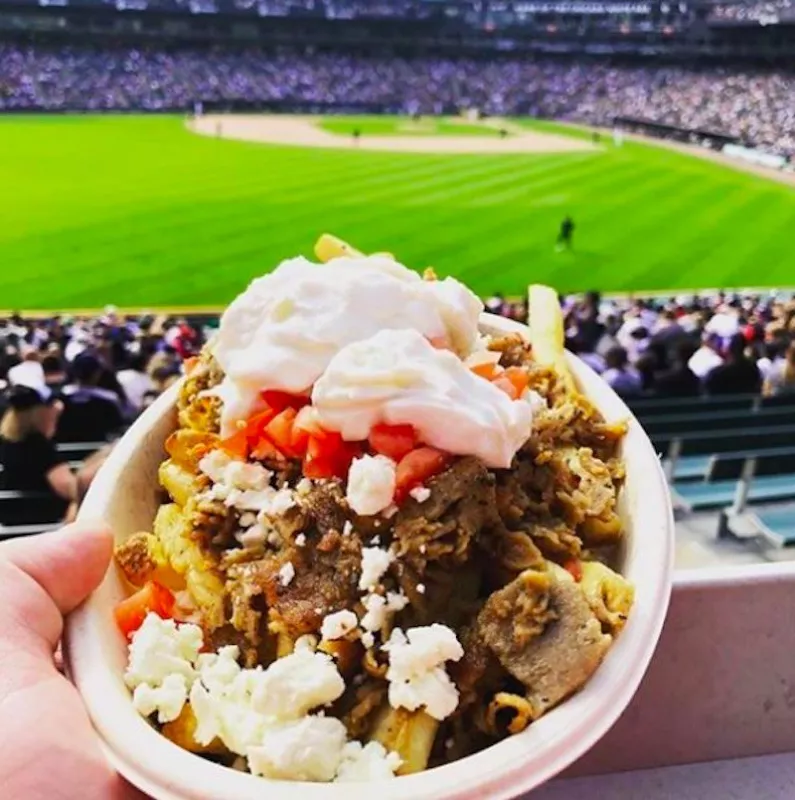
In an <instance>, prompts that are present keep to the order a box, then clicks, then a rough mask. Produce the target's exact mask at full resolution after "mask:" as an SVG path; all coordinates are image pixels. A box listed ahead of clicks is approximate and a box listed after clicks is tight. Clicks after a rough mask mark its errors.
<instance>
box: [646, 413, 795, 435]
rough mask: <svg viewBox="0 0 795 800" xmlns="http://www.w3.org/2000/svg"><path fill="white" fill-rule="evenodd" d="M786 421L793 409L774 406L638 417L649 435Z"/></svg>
mask: <svg viewBox="0 0 795 800" xmlns="http://www.w3.org/2000/svg"><path fill="white" fill-rule="evenodd" d="M789 423H791V424H795V409H791V408H776V407H773V408H765V409H760V410H759V411H750V412H749V411H748V410H744V411H737V410H735V409H731V410H729V411H724V410H721V411H714V412H712V413H710V414H694V413H687V414H664V415H660V416H652V417H648V418H645V419H643V420H641V425H642V426H643V428H644V429H645V430H646V432H647V433H648V434H649V436H651V437H652V438H653V437H655V436H659V435H661V434H666V433H691V432H696V431H704V430H727V429H738V428H742V427H744V426H746V425H749V424H750V425H753V426H754V427H755V428H766V427H772V426H774V425H787V424H789Z"/></svg>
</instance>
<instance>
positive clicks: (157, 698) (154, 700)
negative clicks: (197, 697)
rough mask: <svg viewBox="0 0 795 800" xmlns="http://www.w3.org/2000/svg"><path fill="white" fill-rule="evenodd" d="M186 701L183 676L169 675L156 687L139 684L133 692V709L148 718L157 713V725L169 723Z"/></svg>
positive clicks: (179, 712)
mask: <svg viewBox="0 0 795 800" xmlns="http://www.w3.org/2000/svg"><path fill="white" fill-rule="evenodd" d="M187 699H188V683H187V681H186V680H185V676H184V675H178V674H176V673H174V674H172V675H169V676H168V677H167V678H166V679H165V680H164V681H163V682H162V683H161V684H160V686H158V687H153V686H150V685H149V684H148V683H141V684H139V685H138V686H136V687H135V691H134V692H133V708H135V710H136V711H137V712H138V713H139V714H140V715H141V716H142V717H148V716H149V715H150V714H153V713H154V712H155V711H157V721H158V722H159V723H161V724H162V723H164V722H171V721H172V720H175V719H176V718H177V717H178V716H179V715H180V714H181V713H182V708H183V706H184V705H185V703H186V702H187Z"/></svg>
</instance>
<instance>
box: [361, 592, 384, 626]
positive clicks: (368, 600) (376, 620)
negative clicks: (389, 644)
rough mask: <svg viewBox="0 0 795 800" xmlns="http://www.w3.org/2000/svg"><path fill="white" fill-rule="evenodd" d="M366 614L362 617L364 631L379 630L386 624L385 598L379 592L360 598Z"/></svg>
mask: <svg viewBox="0 0 795 800" xmlns="http://www.w3.org/2000/svg"><path fill="white" fill-rule="evenodd" d="M362 605H363V606H364V608H365V610H366V612H367V613H366V614H365V615H364V616H363V617H362V628H363V629H364V630H366V631H380V630H381V628H383V627H384V625H386V621H387V610H386V598H385V597H381V595H380V594H368V595H367V597H365V598H364V600H362Z"/></svg>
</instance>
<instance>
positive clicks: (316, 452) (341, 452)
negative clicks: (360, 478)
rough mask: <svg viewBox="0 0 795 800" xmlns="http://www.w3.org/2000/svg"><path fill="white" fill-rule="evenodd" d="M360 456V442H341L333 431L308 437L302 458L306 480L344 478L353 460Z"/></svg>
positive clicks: (339, 437)
mask: <svg viewBox="0 0 795 800" xmlns="http://www.w3.org/2000/svg"><path fill="white" fill-rule="evenodd" d="M361 454H362V445H361V443H360V442H346V441H343V439H342V436H340V434H339V433H336V432H335V431H324V432H323V434H322V436H315V435H310V436H309V440H308V442H307V448H306V456H305V457H304V468H303V469H304V475H305V476H306V477H307V478H344V477H345V476H346V475H347V474H348V470H349V469H350V467H351V463H352V461H353V459H354V458H356V457H357V456H359V455H361Z"/></svg>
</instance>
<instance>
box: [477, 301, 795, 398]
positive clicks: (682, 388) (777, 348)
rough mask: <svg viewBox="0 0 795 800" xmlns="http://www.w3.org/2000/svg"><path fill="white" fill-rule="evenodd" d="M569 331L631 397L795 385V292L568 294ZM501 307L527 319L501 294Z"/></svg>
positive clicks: (786, 389) (496, 307) (575, 345)
mask: <svg viewBox="0 0 795 800" xmlns="http://www.w3.org/2000/svg"><path fill="white" fill-rule="evenodd" d="M563 305H564V311H565V314H566V339H567V346H568V347H569V349H570V350H572V351H573V352H575V353H577V354H578V355H579V356H580V358H582V359H583V360H584V361H586V362H587V363H588V364H589V365H590V366H591V367H592V368H593V369H594V370H596V372H598V373H600V374H601V375H602V376H603V377H604V379H605V380H606V381H607V382H608V383H609V384H610V385H611V386H612V387H613V389H615V391H616V392H617V393H618V394H620V395H622V396H623V397H624V398H627V399H629V400H631V399H632V398H637V397H642V396H650V395H651V396H658V397H671V398H674V397H688V396H696V395H701V394H707V395H721V394H743V393H749V394H753V393H756V392H762V393H764V394H765V395H778V394H790V393H795V296H792V297H790V298H789V299H781V298H780V297H778V296H777V295H775V294H768V295H766V296H765V295H760V294H742V295H740V294H732V295H727V294H725V293H719V294H716V295H711V296H705V297H698V296H693V297H688V296H680V297H673V298H646V299H631V298H630V299H603V298H601V297H600V295H599V294H597V293H589V294H587V295H585V297H584V298H576V297H570V298H567V299H565V300H564V303H563ZM486 307H487V308H488V309H489V310H490V311H492V312H493V313H497V314H502V315H504V316H508V317H511V318H513V319H517V320H523V319H524V318H525V316H526V314H527V307H526V305H525V304H524V302H518V303H515V302H510V301H506V300H505V299H504V298H503V297H501V296H500V295H495V296H493V297H491V298H489V299H488V300H487V301H486Z"/></svg>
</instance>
